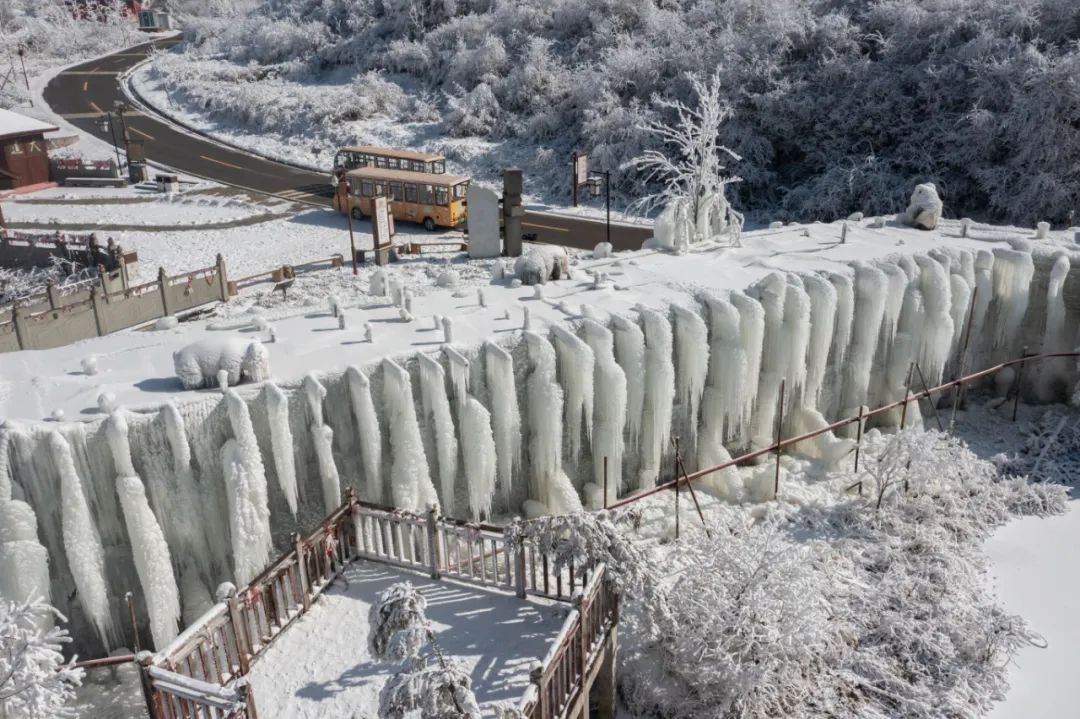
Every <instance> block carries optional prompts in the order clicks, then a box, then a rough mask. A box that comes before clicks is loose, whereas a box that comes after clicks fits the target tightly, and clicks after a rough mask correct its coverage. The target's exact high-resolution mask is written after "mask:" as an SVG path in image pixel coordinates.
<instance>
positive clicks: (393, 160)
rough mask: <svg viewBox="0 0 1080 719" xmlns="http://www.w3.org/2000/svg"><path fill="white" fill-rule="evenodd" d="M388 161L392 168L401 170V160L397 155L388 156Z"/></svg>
mask: <svg viewBox="0 0 1080 719" xmlns="http://www.w3.org/2000/svg"><path fill="white" fill-rule="evenodd" d="M386 163H387V166H388V167H389V168H390V169H391V170H400V169H401V160H399V159H398V158H396V157H388V158H387V159H386Z"/></svg>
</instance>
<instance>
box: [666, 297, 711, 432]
mask: <svg viewBox="0 0 1080 719" xmlns="http://www.w3.org/2000/svg"><path fill="white" fill-rule="evenodd" d="M671 309H672V313H673V314H674V316H675V367H676V372H675V393H676V397H677V402H678V403H680V404H685V407H686V411H685V413H684V415H685V420H686V428H687V429H688V430H689V435H690V436H689V440H690V442H691V446H693V445H694V443H696V442H697V431H698V412H699V409H700V407H701V395H702V394H703V393H704V392H705V382H706V380H707V379H708V374H709V328H708V326H706V324H705V320H703V319H702V318H701V315H699V314H698V313H697V312H696V311H694V310H690V309H687V308H686V307H681V306H679V305H672V308H671Z"/></svg>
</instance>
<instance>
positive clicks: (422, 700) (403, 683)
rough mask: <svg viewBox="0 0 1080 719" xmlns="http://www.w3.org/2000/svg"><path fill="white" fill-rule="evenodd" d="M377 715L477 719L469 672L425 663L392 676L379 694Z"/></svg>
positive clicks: (397, 718)
mask: <svg viewBox="0 0 1080 719" xmlns="http://www.w3.org/2000/svg"><path fill="white" fill-rule="evenodd" d="M417 712H419V713H417ZM379 716H380V717H384V718H385V719H405V717H411V716H421V717H432V719H436V718H437V719H480V706H479V705H478V704H477V703H476V697H475V696H474V695H473V692H472V677H470V676H469V671H468V669H466V668H465V667H464V666H463V665H461V664H459V663H458V662H455V661H445V662H442V663H440V662H435V663H425V664H422V665H419V666H417V667H414V668H413V669H411V670H407V671H403V672H399V673H397V674H395V675H394V676H393V677H391V678H390V681H388V682H387V683H386V684H385V685H383V688H382V689H381V690H380V691H379Z"/></svg>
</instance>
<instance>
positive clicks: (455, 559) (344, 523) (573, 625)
mask: <svg viewBox="0 0 1080 719" xmlns="http://www.w3.org/2000/svg"><path fill="white" fill-rule="evenodd" d="M510 536H520V533H511V532H507V531H504V530H503V529H501V528H499V527H494V526H490V525H484V524H472V523H467V522H461V521H457V520H453V519H448V518H445V517H439V516H438V514H437V512H436V511H435V510H434V509H431V510H429V511H428V512H427V513H426V515H418V514H414V513H411V512H405V511H401V510H395V509H393V508H391V507H386V506H382V505H378V504H372V503H368V502H361V501H359V500H357V499H356V496H355V494H354V493H353V491H352V490H349V491H348V492H347V499H346V502H345V503H344V504H343V505H342V506H341V507H339V508H338V509H337V510H335V511H334V512H333V513H332V514H331V515H330V516H329V517H327V518H326V519H325V520H324V521H323V522H322V524H320V526H319V527H318V529H316V530H315V531H314V532H313V533H312V534H310V535H308V536H306V537H300V536H299V535H294V536H293V544H294V548H293V549H292V550H291V551H290V552H288V553H287V554H286V555H284V556H283V557H281V558H280V559H278V560H277V561H276V562H274V563H273V564H272V565H270V567H268V568H267V569H266V570H265V571H264V572H263V573H262V574H260V575H259V576H258V577H256V578H255V579H254V580H253V581H252V582H251V583H250V584H249V585H248V586H247V587H244V588H243V589H240V590H234V591H230V592H228V594H227V595H226V596H219V597H218V604H216V605H215V606H214V607H213V608H212V609H211V610H210V611H208V612H207V613H206V614H204V615H203V616H202V617H201V618H200V619H199V620H198V621H196V622H195V623H194V624H193V625H192V626H191V627H189V628H188V629H186V630H185V631H184V632H183V633H182V634H181V635H180V636H178V637H177V638H176V639H175V640H174V641H173V642H172V643H171V644H170V645H169V646H168V647H166V648H165V649H163V650H162V651H160V652H158V653H157V654H154V655H150V654H147V655H145V656H143V657H142V658H141V659H140V664H141V665H142V681H143V689H144V692H145V693H146V699H147V706H148V708H149V710H150V716H151V718H152V719H174V718H175V719H188V718H189V717H214V718H215V719H217V718H218V717H222V718H224V717H229V718H230V719H243V718H246V717H251V718H252V719H254V718H255V717H256V710H255V701H254V698H253V697H251V696H250V692H248V693H247V694H246V695H245V697H246V698H245V699H244V701H243V707H242V709H237V710H233V713H222V711H223V710H222V709H221V708H220V706H219V704H220V701H218V700H219V699H220V697H218V699H213V701H209V703H208V700H207V701H204V700H202V699H199V697H197V696H193V692H192V690H191V687H190V686H186V685H182V683H181V684H178V683H177V680H176V678H175V677H173V678H172V679H171V680H168V681H166V680H165V679H163V678H162V677H164V676H165V675H163V674H162V673H161V670H163V671H167V672H171V673H172V674H173V675H179V676H181V677H188V678H190V679H192V680H195V681H196V682H203V683H205V684H209V685H215V686H223V687H231V688H232V690H235V689H236V688H237V682H238V681H241V680H242V678H243V677H244V676H245V675H246V674H247V673H248V671H250V668H251V665H252V664H254V663H255V662H256V661H258V659H259V658H260V657H261V656H262V654H263V652H265V650H266V649H267V647H269V646H270V644H271V643H272V642H273V641H274V640H275V639H276V638H277V637H278V636H280V635H281V634H282V632H284V631H285V630H286V629H287V628H288V627H289V626H290V625H291V624H292V623H293V622H294V621H295V620H296V619H297V618H298V617H300V616H301V615H303V614H304V613H305V612H307V611H308V610H309V609H310V608H311V606H312V604H313V603H314V601H315V600H316V599H318V597H319V595H320V594H322V592H323V591H324V590H325V589H326V588H327V587H329V586H330V584H331V583H332V582H333V580H334V579H335V578H336V577H337V576H338V575H340V574H341V572H342V571H343V570H344V568H345V567H346V565H348V564H349V562H351V561H353V560H354V559H367V560H372V561H377V562H383V563H387V564H393V565H396V566H400V567H405V568H408V569H413V570H419V571H423V572H426V573H428V574H429V575H430V576H431V577H433V578H440V577H444V576H446V577H453V578H455V579H459V580H462V581H466V582H471V583H475V584H479V585H482V586H487V587H498V588H503V589H513V590H514V591H515V592H516V594H517V595H518V596H519V597H521V598H525V597H526V595H527V594H535V595H541V596H545V597H549V598H552V599H556V600H562V601H573V602H574V606H575V610H574V611H573V612H571V614H570V616H569V617H568V618H567V620H566V622H565V624H564V626H563V629H562V632H561V633H560V635H559V640H558V641H557V642H556V644H555V645H554V647H553V648H552V651H551V652H550V653H549V654H548V657H547V659H545V661H544V663H543V664H542V669H543V670H544V671H543V675H542V676H540V675H538V676H537V677H536V679H537V680H538V681H539V683H538V684H537V685H536V686H535V687H532V688H530V692H534V691H535V692H538V694H537V698H536V699H535V701H534V706H536V707H541V708H543V711H544V712H546V713H542V714H534V713H530V714H529V716H537V717H540V716H544V717H560V716H562V715H561V714H560V709H559V707H562V706H563V705H564V704H565V703H566V701H567V697H570V698H571V700H572V699H573V696H572V692H573V691H580V690H581V687H580V686H577V685H578V684H580V683H581V681H582V680H583V677H584V676H585V675H586V674H585V672H586V670H587V669H588V668H589V667H591V666H592V665H593V663H594V662H595V661H596V658H597V656H599V652H598V642H599V643H600V645H602V644H603V638H604V636H605V633H606V632H607V630H608V629H609V628H610V626H611V625H613V624H614V622H615V621H616V620H617V598H616V596H615V595H614V594H613V593H612V591H611V590H610V588H609V586H608V584H607V582H606V578H605V571H604V568H603V565H599V566H597V567H594V568H593V570H592V571H591V572H589V571H587V570H586V569H584V568H578V569H577V571H575V568H574V567H573V566H568V567H561V568H559V569H556V567H555V563H554V560H553V559H551V558H550V557H548V556H547V555H546V554H544V553H543V552H541V551H540V550H539V549H538V548H537V547H536V546H535V545H534V544H532V543H531V540H528V539H523V540H513V541H511V540H508V537H510ZM576 587H580V591H576V590H575V588H576ZM601 648H602V647H601ZM541 680H542V681H541ZM200 696H201V695H200ZM222 696H224V695H222ZM525 701H526V700H525V699H523V700H522V703H523V705H524V703H525ZM200 702H202V703H200ZM214 702H217V703H214ZM211 705H212V706H211ZM530 711H531V712H532V711H534V710H530ZM214 712H218V713H214Z"/></svg>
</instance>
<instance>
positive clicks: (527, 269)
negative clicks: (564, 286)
mask: <svg viewBox="0 0 1080 719" xmlns="http://www.w3.org/2000/svg"><path fill="white" fill-rule="evenodd" d="M514 276H515V277H517V279H519V280H521V283H522V284H524V285H542V284H545V283H546V282H547V281H548V280H562V279H569V278H570V256H569V255H568V254H566V248H564V247H552V246H550V245H540V246H537V247H533V248H532V249H530V250H529V251H528V252H526V253H525V254H524V255H522V256H521V257H519V258H517V260H516V261H515V262H514Z"/></svg>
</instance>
